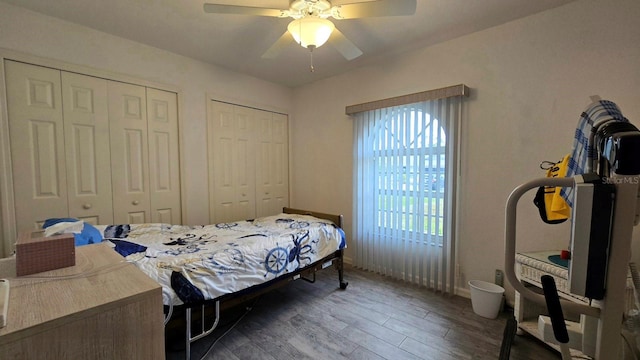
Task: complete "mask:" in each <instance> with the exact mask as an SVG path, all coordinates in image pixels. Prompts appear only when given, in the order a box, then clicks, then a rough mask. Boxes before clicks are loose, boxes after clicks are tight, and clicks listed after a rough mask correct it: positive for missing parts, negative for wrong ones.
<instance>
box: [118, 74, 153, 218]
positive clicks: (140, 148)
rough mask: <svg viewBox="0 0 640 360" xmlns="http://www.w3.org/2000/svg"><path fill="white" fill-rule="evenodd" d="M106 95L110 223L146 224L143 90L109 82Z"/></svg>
mask: <svg viewBox="0 0 640 360" xmlns="http://www.w3.org/2000/svg"><path fill="white" fill-rule="evenodd" d="M108 93H109V130H110V142H111V179H112V185H113V211H114V219H113V220H114V222H115V223H118V224H120V223H131V224H136V223H145V222H150V221H151V217H150V199H149V153H148V144H147V105H146V91H145V88H144V87H143V86H136V85H131V84H125V83H120V82H115V81H109V83H108Z"/></svg>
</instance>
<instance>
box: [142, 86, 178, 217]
mask: <svg viewBox="0 0 640 360" xmlns="http://www.w3.org/2000/svg"><path fill="white" fill-rule="evenodd" d="M177 104H178V99H177V95H176V93H172V92H168V91H162V90H157V89H152V88H147V116H148V122H147V123H148V125H149V185H150V191H151V194H150V196H151V222H159V223H167V224H182V220H181V219H182V214H181V212H180V208H181V206H180V158H179V149H178V105H177Z"/></svg>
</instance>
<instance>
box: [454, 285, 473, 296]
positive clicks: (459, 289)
mask: <svg viewBox="0 0 640 360" xmlns="http://www.w3.org/2000/svg"><path fill="white" fill-rule="evenodd" d="M456 295H458V296H462V297H465V298H467V299H471V292H470V291H469V289H467V288H463V287H459V286H457V287H456Z"/></svg>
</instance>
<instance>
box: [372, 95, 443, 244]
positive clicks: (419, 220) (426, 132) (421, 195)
mask: <svg viewBox="0 0 640 360" xmlns="http://www.w3.org/2000/svg"><path fill="white" fill-rule="evenodd" d="M445 145H446V135H445V132H444V129H442V127H441V126H440V125H439V121H438V120H437V119H435V118H434V119H432V118H431V116H430V115H429V114H428V113H425V112H424V111H422V110H421V109H413V108H410V107H409V108H406V111H404V112H400V111H396V112H393V113H391V114H388V115H387V116H386V117H385V118H384V119H383V121H382V122H381V123H380V126H379V128H378V129H376V133H375V134H374V139H373V142H372V144H371V146H372V147H373V151H372V152H371V153H370V154H371V156H372V159H371V162H372V163H373V167H374V169H373V172H374V174H375V181H374V184H373V186H374V188H375V189H376V192H377V199H376V200H377V201H376V202H375V203H374V209H375V211H376V212H377V216H376V217H377V226H378V232H379V233H381V234H382V233H384V232H389V231H391V230H400V231H404V232H417V233H422V234H423V235H426V236H418V234H415V235H414V236H413V237H411V238H410V239H416V240H420V241H426V242H429V243H430V244H431V245H442V235H443V225H444V192H445V183H446V173H445V167H446V166H445V165H446V154H445ZM364 160H365V161H368V159H364Z"/></svg>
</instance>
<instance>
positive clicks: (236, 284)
mask: <svg viewBox="0 0 640 360" xmlns="http://www.w3.org/2000/svg"><path fill="white" fill-rule="evenodd" d="M94 228H95V229H96V230H97V231H98V232H99V233H100V236H101V237H102V238H104V240H108V241H109V242H110V243H111V244H112V245H113V247H114V250H115V251H117V252H118V253H120V254H121V255H122V256H123V257H125V259H126V260H127V261H129V262H132V263H134V264H135V265H136V266H137V267H138V268H139V269H141V270H142V271H143V272H145V273H146V274H147V275H148V276H149V277H151V278H152V279H154V280H155V281H157V282H158V283H160V284H161V285H162V292H163V303H164V305H165V314H166V317H165V325H167V323H168V322H169V320H171V318H172V316H173V310H174V308H176V307H177V308H179V309H184V314H185V317H184V322H185V329H186V334H185V345H186V348H185V357H186V358H187V359H189V358H190V345H191V343H192V342H194V341H196V340H198V339H200V338H202V337H204V336H206V335H209V334H210V333H211V332H213V330H214V329H215V328H216V326H217V325H218V320H219V318H220V310H221V309H224V308H226V307H231V306H234V305H237V304H239V303H242V302H245V301H247V300H250V299H251V298H254V297H256V296H258V295H260V294H262V293H264V292H266V291H270V290H272V289H274V288H275V287H278V286H282V285H284V284H286V283H288V282H290V281H293V280H297V279H303V280H307V281H310V282H314V281H315V273H316V272H317V271H319V270H322V269H324V268H329V267H333V268H336V269H337V272H338V283H339V287H340V289H346V287H347V285H348V283H347V282H346V281H344V266H343V264H344V263H343V254H344V249H345V248H346V237H345V234H344V232H343V230H342V215H332V214H325V213H319V212H313V211H306V210H300V209H293V208H287V207H285V208H283V213H282V214H279V215H274V216H268V217H263V218H257V219H253V220H242V221H236V222H231V223H221V224H212V225H199V226H187V225H171V224H119V225H96V226H94ZM90 241H91V240H90ZM205 307H209V308H213V310H212V311H205ZM194 309H197V310H198V312H199V314H198V316H200V317H201V318H200V319H197V320H198V321H199V322H200V328H199V329H197V331H196V332H195V334H192V332H193V329H192V328H193V319H192V318H193V317H194V316H195V315H194V314H195V313H194V312H192V310H194ZM208 313H213V316H214V319H213V320H211V321H208V323H210V324H211V325H210V326H207V328H205V323H207V321H205V318H204V317H205V314H208ZM207 316H208V315H207Z"/></svg>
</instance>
